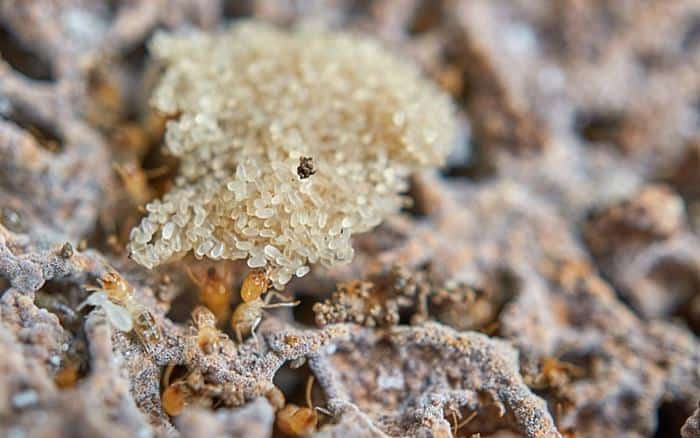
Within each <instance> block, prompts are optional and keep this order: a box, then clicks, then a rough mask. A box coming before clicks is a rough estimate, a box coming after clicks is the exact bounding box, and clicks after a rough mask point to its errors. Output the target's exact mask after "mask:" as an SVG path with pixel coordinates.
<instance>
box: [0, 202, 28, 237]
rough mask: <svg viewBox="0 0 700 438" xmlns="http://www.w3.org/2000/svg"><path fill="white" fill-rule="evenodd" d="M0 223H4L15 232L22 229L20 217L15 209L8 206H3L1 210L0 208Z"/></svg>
mask: <svg viewBox="0 0 700 438" xmlns="http://www.w3.org/2000/svg"><path fill="white" fill-rule="evenodd" d="M0 223H2V224H3V225H5V227H7V229H8V230H10V231H14V232H15V233H19V232H21V231H22V230H23V229H22V217H21V216H20V214H19V213H18V212H17V211H15V210H13V209H11V208H9V207H3V208H2V210H0Z"/></svg>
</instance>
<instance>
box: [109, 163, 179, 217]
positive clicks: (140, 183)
mask: <svg viewBox="0 0 700 438" xmlns="http://www.w3.org/2000/svg"><path fill="white" fill-rule="evenodd" d="M112 166H113V168H114V171H115V172H116V173H117V175H119V179H121V181H122V185H123V186H124V190H125V191H126V194H127V195H128V196H129V200H130V201H131V202H132V203H133V204H134V205H135V206H142V205H145V204H147V203H148V201H150V200H151V199H153V197H154V196H155V193H154V191H153V189H152V188H151V186H150V185H149V180H151V179H154V178H157V177H159V176H162V175H165V174H166V173H167V172H168V168H167V167H158V168H155V169H148V170H144V169H143V168H142V167H141V166H140V165H139V164H137V163H134V162H127V163H124V164H118V163H114V164H113V165H112Z"/></svg>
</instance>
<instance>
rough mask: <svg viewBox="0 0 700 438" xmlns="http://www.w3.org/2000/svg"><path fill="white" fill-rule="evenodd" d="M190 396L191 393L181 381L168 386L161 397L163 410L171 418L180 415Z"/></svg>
mask: <svg viewBox="0 0 700 438" xmlns="http://www.w3.org/2000/svg"><path fill="white" fill-rule="evenodd" d="M190 396H191V391H190V390H189V388H188V387H187V385H186V384H185V382H184V381H183V380H181V381H178V382H175V383H173V384H172V385H169V386H168V387H167V388H165V391H163V394H162V395H161V404H162V405H163V410H164V411H165V413H166V414H168V415H170V416H171V417H174V416H176V415H180V414H181V413H182V410H183V409H185V406H187V405H188V404H189V399H190Z"/></svg>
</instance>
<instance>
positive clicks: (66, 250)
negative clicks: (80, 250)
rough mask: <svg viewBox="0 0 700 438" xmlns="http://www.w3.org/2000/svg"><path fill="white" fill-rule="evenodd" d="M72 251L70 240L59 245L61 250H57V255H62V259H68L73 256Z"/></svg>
mask: <svg viewBox="0 0 700 438" xmlns="http://www.w3.org/2000/svg"><path fill="white" fill-rule="evenodd" d="M73 254H74V251H73V245H71V244H70V242H66V243H64V244H63V246H62V247H61V251H60V252H59V255H60V256H61V257H63V258H64V259H69V258H71V257H73Z"/></svg>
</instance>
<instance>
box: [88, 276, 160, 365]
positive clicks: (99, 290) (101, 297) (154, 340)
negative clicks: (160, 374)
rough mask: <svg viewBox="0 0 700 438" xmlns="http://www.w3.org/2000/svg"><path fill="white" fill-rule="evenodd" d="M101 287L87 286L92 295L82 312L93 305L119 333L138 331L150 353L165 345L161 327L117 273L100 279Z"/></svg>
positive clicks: (137, 333) (140, 338) (98, 280)
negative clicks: (161, 344)
mask: <svg viewBox="0 0 700 438" xmlns="http://www.w3.org/2000/svg"><path fill="white" fill-rule="evenodd" d="M97 282H98V283H99V286H90V285H86V286H84V288H85V290H88V291H92V292H93V293H92V294H91V295H89V296H88V297H87V298H86V299H85V301H83V302H82V303H81V304H80V305H79V306H78V310H80V309H82V308H83V307H85V306H87V305H90V306H96V307H101V308H102V309H103V310H104V312H105V314H106V316H107V319H108V320H109V321H110V322H111V323H112V325H113V326H114V327H115V328H116V329H117V330H119V331H122V332H130V331H131V330H134V329H135V331H136V335H137V336H138V337H139V340H140V341H141V343H142V344H143V346H144V348H145V349H146V350H147V351H150V350H151V349H152V348H154V347H155V346H157V345H158V344H159V343H160V341H161V331H160V326H159V325H158V323H157V322H156V320H155V318H154V317H153V314H151V312H150V310H148V308H146V307H145V306H143V305H142V304H139V303H138V302H136V300H134V297H133V292H134V289H133V287H132V286H131V285H130V284H129V283H128V282H127V281H126V280H125V279H124V278H123V277H122V276H121V275H119V274H118V273H117V272H114V271H110V272H107V273H105V274H103V275H102V276H101V277H100V278H98V279H97Z"/></svg>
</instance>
